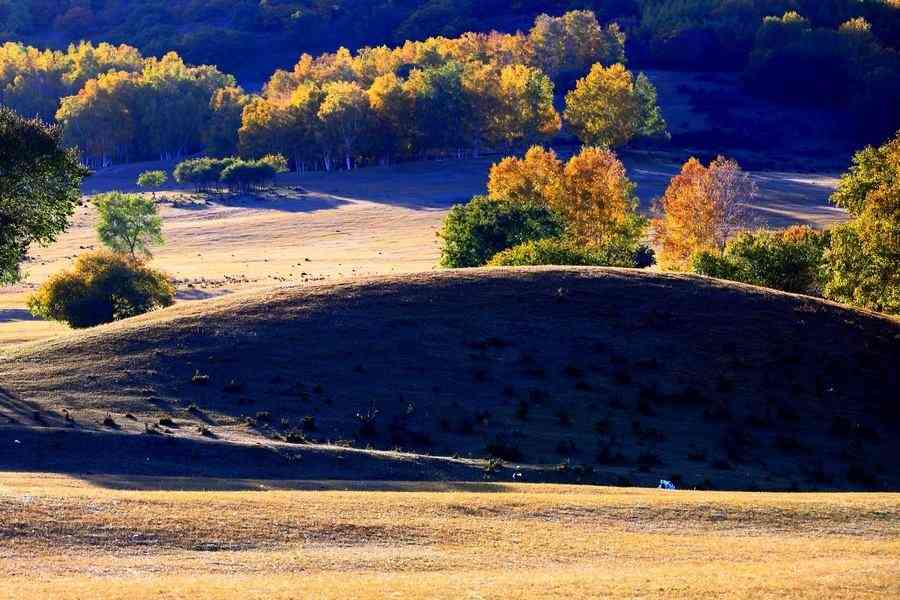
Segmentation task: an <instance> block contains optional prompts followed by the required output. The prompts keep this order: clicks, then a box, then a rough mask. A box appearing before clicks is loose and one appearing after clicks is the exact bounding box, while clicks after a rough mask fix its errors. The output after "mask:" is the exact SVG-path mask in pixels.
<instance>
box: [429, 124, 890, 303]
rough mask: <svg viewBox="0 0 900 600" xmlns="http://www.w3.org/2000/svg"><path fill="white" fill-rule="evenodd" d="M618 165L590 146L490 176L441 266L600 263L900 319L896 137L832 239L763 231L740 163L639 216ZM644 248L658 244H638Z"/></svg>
mask: <svg viewBox="0 0 900 600" xmlns="http://www.w3.org/2000/svg"><path fill="white" fill-rule="evenodd" d="M634 191H635V185H634V184H633V183H632V182H631V181H630V180H629V178H628V176H627V174H626V172H625V169H624V167H623V166H622V163H621V162H620V161H619V160H618V158H617V157H616V155H615V154H614V153H613V151H612V150H610V149H608V148H597V147H585V148H583V149H582V151H581V152H580V153H579V154H577V155H575V156H573V157H572V158H571V159H570V160H569V161H568V162H567V163H563V162H562V161H560V160H559V159H558V158H557V156H556V154H555V153H554V152H553V151H552V150H547V149H544V148H542V147H540V146H535V147H533V148H531V149H530V150H529V151H528V152H527V153H526V154H525V156H524V157H523V158H517V157H509V158H505V159H503V160H502V161H500V162H499V163H496V164H495V165H494V166H493V167H492V168H491V171H490V176H489V179H488V187H487V194H486V195H484V196H476V197H475V198H473V199H472V200H470V201H469V202H468V203H466V204H461V205H457V206H454V207H453V208H452V210H451V211H450V213H449V214H448V216H447V218H446V219H445V221H444V226H443V229H442V230H441V233H440V235H441V239H442V249H441V264H442V265H443V266H445V267H451V268H458V267H478V266H484V265H489V266H534V265H593V266H617V267H643V266H649V265H651V264H653V263H654V262H655V263H656V264H658V266H659V268H660V269H662V270H666V271H681V272H692V273H697V274H700V275H707V276H712V277H717V278H720V279H730V280H733V281H740V282H743V283H748V284H752V285H759V286H764V287H770V288H774V289H779V290H784V291H787V292H793V293H800V294H810V295H818V296H822V297H825V298H828V299H831V300H835V301H838V302H842V303H845V304H850V305H854V306H859V307H863V308H868V309H872V310H877V311H880V312H886V313H892V314H898V313H900V132H897V134H896V135H895V136H894V137H893V139H891V140H889V141H887V142H885V143H884V144H883V145H881V146H879V147H874V146H869V147H866V148H865V149H863V150H861V151H859V152H857V153H856V155H855V156H854V158H853V162H852V165H851V167H850V169H849V170H848V171H847V172H846V173H845V174H844V175H843V176H842V177H841V179H840V182H839V185H838V187H837V190H836V191H835V192H834V194H833V195H832V197H831V201H832V203H833V204H834V205H836V206H838V207H840V208H843V209H845V210H847V211H848V213H849V215H850V220H849V221H848V222H846V223H842V224H838V225H835V226H833V227H831V228H830V229H826V230H817V229H813V228H811V227H808V226H792V227H788V228H786V229H775V230H769V229H761V228H758V227H756V226H755V224H754V222H753V219H752V218H751V216H750V213H749V206H750V205H751V203H752V202H753V200H754V198H755V197H756V195H757V193H758V191H757V187H756V184H755V182H754V180H753V178H752V177H751V176H750V175H749V174H748V173H746V172H744V171H743V170H742V169H741V167H740V165H738V163H737V162H736V161H734V160H730V159H727V158H724V157H721V156H720V157H718V158H716V159H714V160H712V161H710V162H709V163H708V164H703V163H702V162H701V161H699V160H697V159H695V158H691V159H689V160H688V161H687V162H685V163H684V165H683V166H682V168H681V171H680V172H679V173H678V174H677V175H675V176H674V177H672V179H671V180H670V181H669V184H668V186H667V188H666V190H665V192H664V193H663V195H662V196H661V197H659V198H658V199H657V200H656V201H655V202H654V205H653V210H652V217H651V218H650V219H647V218H645V217H643V216H642V215H640V214H639V212H638V202H637V198H636V196H635V194H634ZM645 239H649V240H650V242H651V246H650V247H648V246H645V245H644V243H643V240H645Z"/></svg>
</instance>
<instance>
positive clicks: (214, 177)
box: [173, 154, 287, 192]
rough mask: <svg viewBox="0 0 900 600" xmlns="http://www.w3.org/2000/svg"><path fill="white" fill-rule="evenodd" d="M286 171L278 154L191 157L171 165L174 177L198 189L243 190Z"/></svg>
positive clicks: (269, 183) (283, 161)
mask: <svg viewBox="0 0 900 600" xmlns="http://www.w3.org/2000/svg"><path fill="white" fill-rule="evenodd" d="M285 171H287V161H286V160H285V159H284V157H282V156H281V155H280V154H273V155H267V156H264V157H262V158H261V159H259V160H243V159H241V158H237V157H234V156H231V157H228V158H207V157H204V158H195V159H190V160H186V161H183V162H181V163H179V164H178V165H177V166H176V167H175V172H174V174H173V175H174V177H175V181H177V182H178V183H181V184H189V185H193V186H194V189H196V190H197V191H198V192H208V191H213V190H220V189H223V188H224V189H228V190H230V191H233V192H235V191H239V192H246V191H249V190H252V189H257V188H260V187H265V186H268V185H271V184H272V183H274V181H275V177H276V176H277V175H278V174H279V173H284V172H285Z"/></svg>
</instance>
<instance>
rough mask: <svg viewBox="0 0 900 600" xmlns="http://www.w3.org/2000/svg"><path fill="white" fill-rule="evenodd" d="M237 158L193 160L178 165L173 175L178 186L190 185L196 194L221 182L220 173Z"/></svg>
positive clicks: (236, 160)
mask: <svg viewBox="0 0 900 600" xmlns="http://www.w3.org/2000/svg"><path fill="white" fill-rule="evenodd" d="M236 162H240V160H239V159H237V158H233V157H232V158H221V159H219V158H194V159H191V160H186V161H184V162H181V163H178V166H176V167H175V171H174V173H173V175H174V177H175V181H177V182H178V183H180V184H192V185H193V186H194V188H195V189H196V190H197V191H198V192H202V191H207V190H209V189H211V188H212V187H214V186H216V184H218V183H219V182H220V181H221V178H222V172H223V171H224V170H225V169H226V168H228V167H229V166H231V165H232V164H234V163H236Z"/></svg>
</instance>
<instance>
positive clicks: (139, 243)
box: [95, 192, 163, 258]
mask: <svg viewBox="0 0 900 600" xmlns="http://www.w3.org/2000/svg"><path fill="white" fill-rule="evenodd" d="M95 202H96V205H97V217H98V219H97V235H98V237H99V238H100V241H101V242H103V243H104V244H105V245H106V246H107V247H108V248H110V249H111V250H113V251H115V252H123V253H127V254H130V255H131V256H132V257H134V258H137V257H138V256H139V255H143V256H150V255H151V253H150V246H152V245H161V244H162V243H163V236H162V219H161V218H160V216H159V212H158V211H157V208H156V204H155V203H154V202H153V201H152V200H150V199H148V198H145V197H144V196H141V195H139V194H123V193H121V192H110V193H108V194H104V195H102V196H100V197H98V198H97V199H96V201H95Z"/></svg>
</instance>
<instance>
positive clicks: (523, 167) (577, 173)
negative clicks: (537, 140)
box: [488, 146, 646, 264]
mask: <svg viewBox="0 0 900 600" xmlns="http://www.w3.org/2000/svg"><path fill="white" fill-rule="evenodd" d="M634 192H635V185H634V184H633V183H632V182H631V181H630V180H629V179H628V176H627V173H626V171H625V167H624V165H623V164H622V163H621V161H619V159H618V158H617V157H616V155H615V154H614V153H613V152H612V151H611V150H608V149H603V148H594V147H586V148H583V149H582V150H581V152H580V153H579V154H576V155H575V156H573V157H572V158H571V159H569V161H568V162H567V163H565V164H563V163H562V162H561V161H560V160H559V159H558V158H557V157H556V154H555V153H554V152H553V151H552V150H545V149H544V148H541V147H539V146H535V147H532V148H531V149H529V150H528V152H527V153H526V154H525V156H524V158H521V159H519V158H515V157H509V158H505V159H503V160H502V161H500V162H499V163H497V164H495V165H494V166H493V167H491V171H490V175H489V177H488V194H489V195H490V196H491V197H493V198H497V199H503V198H507V199H509V200H512V201H516V202H523V203H537V204H540V205H544V206H547V207H548V208H550V209H551V210H553V211H554V212H555V213H557V214H558V215H560V217H561V218H562V219H563V222H564V223H565V227H566V235H567V237H568V238H569V239H571V240H572V241H574V242H576V243H578V244H580V245H583V246H586V247H591V248H593V249H594V250H595V251H598V252H601V251H602V253H603V254H604V255H606V256H612V255H617V256H619V257H621V260H620V261H617V264H618V262H628V260H629V257H633V256H634V253H635V252H636V251H637V247H638V245H639V243H640V240H641V238H642V236H643V234H644V230H645V228H646V220H645V219H644V218H643V217H641V216H640V215H639V214H638V212H637V207H638V200H637V196H636V195H635V193H634Z"/></svg>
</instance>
